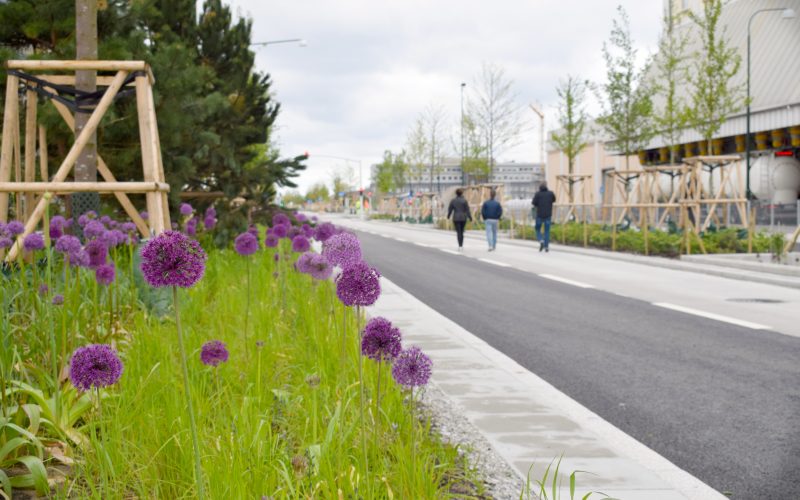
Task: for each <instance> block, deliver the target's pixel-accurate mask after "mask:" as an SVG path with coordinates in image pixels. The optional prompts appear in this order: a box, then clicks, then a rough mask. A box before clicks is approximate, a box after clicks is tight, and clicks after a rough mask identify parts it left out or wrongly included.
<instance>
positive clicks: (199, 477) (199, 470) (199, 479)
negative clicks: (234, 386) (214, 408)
mask: <svg viewBox="0 0 800 500" xmlns="http://www.w3.org/2000/svg"><path fill="white" fill-rule="evenodd" d="M172 302H173V304H174V305H175V326H176V327H177V330H178V345H179V346H180V350H181V366H182V367H183V385H184V388H185V390H184V392H185V393H186V407H187V408H188V409H189V423H190V426H191V430H192V446H193V447H194V473H195V482H196V483H197V498H199V499H200V500H202V499H204V498H205V496H206V495H205V488H204V486H203V466H202V465H201V464H200V445H199V443H198V440H197V425H196V424H195V421H194V410H193V408H192V396H191V393H190V390H189V368H188V367H187V363H186V349H184V347H183V333H182V332H181V315H180V311H179V309H178V287H177V286H173V287H172Z"/></svg>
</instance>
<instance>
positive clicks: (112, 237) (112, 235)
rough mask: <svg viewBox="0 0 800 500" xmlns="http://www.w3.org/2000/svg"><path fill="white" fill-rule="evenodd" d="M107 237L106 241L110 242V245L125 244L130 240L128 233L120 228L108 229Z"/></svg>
mask: <svg viewBox="0 0 800 500" xmlns="http://www.w3.org/2000/svg"><path fill="white" fill-rule="evenodd" d="M105 237H106V241H107V242H108V243H109V246H111V247H116V246H119V245H124V244H125V243H127V242H128V235H127V234H125V233H124V232H122V231H120V230H119V229H112V230H111V231H106V234H105Z"/></svg>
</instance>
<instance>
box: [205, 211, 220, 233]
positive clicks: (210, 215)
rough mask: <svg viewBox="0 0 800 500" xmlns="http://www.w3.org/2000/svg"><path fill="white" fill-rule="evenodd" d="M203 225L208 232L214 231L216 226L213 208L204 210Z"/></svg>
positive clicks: (215, 212)
mask: <svg viewBox="0 0 800 500" xmlns="http://www.w3.org/2000/svg"><path fill="white" fill-rule="evenodd" d="M203 225H204V226H205V227H206V230H208V231H210V230H212V229H214V226H216V225H217V210H216V209H215V208H214V207H208V208H206V213H205V216H204V217H203Z"/></svg>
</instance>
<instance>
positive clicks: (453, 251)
mask: <svg viewBox="0 0 800 500" xmlns="http://www.w3.org/2000/svg"><path fill="white" fill-rule="evenodd" d="M439 250H441V251H442V252H445V253H451V254H453V255H461V253H460V252H456V251H455V250H448V249H446V248H440V249H439Z"/></svg>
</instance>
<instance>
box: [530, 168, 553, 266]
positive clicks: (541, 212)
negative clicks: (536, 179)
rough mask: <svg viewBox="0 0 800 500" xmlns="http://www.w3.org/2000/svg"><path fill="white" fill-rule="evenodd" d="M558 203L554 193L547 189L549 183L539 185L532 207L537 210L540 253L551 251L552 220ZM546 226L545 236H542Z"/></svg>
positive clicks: (537, 234) (537, 235) (537, 233)
mask: <svg viewBox="0 0 800 500" xmlns="http://www.w3.org/2000/svg"><path fill="white" fill-rule="evenodd" d="M555 202H556V195H555V193H554V192H552V191H550V190H549V189H547V182H542V183H541V184H540V185H539V191H538V192H537V193H536V194H535V195H534V197H533V201H531V205H533V206H534V207H535V208H536V239H537V240H539V251H540V252H541V251H542V250H544V251H545V252H549V251H550V220H551V218H552V217H553V203H555ZM542 226H544V235H543V234H542Z"/></svg>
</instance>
